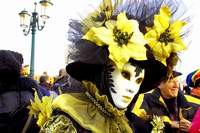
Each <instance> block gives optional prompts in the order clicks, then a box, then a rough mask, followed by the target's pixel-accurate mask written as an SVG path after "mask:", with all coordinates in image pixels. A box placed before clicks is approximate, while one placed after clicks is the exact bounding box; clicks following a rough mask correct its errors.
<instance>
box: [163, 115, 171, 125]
mask: <svg viewBox="0 0 200 133" xmlns="http://www.w3.org/2000/svg"><path fill="white" fill-rule="evenodd" d="M162 119H163V121H164V122H168V123H170V124H172V121H171V120H170V118H169V117H168V116H162Z"/></svg>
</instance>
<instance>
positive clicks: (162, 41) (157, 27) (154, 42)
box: [145, 6, 187, 65]
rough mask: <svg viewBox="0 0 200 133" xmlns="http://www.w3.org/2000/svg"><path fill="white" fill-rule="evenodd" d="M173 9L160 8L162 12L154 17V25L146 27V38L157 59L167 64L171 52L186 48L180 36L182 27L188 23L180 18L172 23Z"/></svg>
mask: <svg viewBox="0 0 200 133" xmlns="http://www.w3.org/2000/svg"><path fill="white" fill-rule="evenodd" d="M170 17H171V11H170V9H169V7H168V6H164V7H162V8H161V9H160V14H158V15H155V17H154V26H153V27H146V29H147V33H146V34H145V39H146V40H147V41H148V44H149V46H150V47H151V48H152V50H153V52H154V55H155V58H156V60H158V61H160V62H162V63H163V64H164V65H166V59H167V58H168V57H170V53H172V52H173V53H176V52H180V51H181V50H186V49H187V47H186V46H185V44H184V42H183V40H182V39H181V37H180V31H181V28H182V27H183V26H184V25H185V24H187V22H182V21H179V20H176V21H174V22H173V23H171V24H170Z"/></svg>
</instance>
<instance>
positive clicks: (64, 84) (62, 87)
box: [52, 68, 71, 95]
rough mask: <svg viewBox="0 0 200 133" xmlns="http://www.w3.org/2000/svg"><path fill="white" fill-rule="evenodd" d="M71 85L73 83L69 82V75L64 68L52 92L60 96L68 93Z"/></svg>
mask: <svg viewBox="0 0 200 133" xmlns="http://www.w3.org/2000/svg"><path fill="white" fill-rule="evenodd" d="M70 85H71V83H70V82H69V75H68V73H67V71H66V70H65V69H64V68H62V69H60V70H59V75H58V76H56V77H55V79H54V82H53V86H52V90H54V91H55V92H57V94H59V95H60V94H62V93H66V92H67V90H68V87H69V86H70Z"/></svg>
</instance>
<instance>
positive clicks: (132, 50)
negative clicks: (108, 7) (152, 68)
mask: <svg viewBox="0 0 200 133" xmlns="http://www.w3.org/2000/svg"><path fill="white" fill-rule="evenodd" d="M105 25H106V27H99V28H96V27H92V28H91V29H90V30H89V31H88V32H87V33H86V35H85V36H83V39H87V40H90V41H91V42H94V43H96V45H98V46H108V50H109V58H110V59H111V60H112V61H114V62H115V64H116V65H117V67H118V68H119V70H121V69H122V67H123V66H124V64H125V63H127V62H128V61H129V59H130V58H133V59H136V60H146V59H147V58H146V48H145V47H144V45H145V44H146V43H147V42H146V40H145V38H144V36H143V34H142V33H141V32H140V30H139V28H138V27H139V24H138V22H137V21H136V20H128V19H127V17H126V13H125V12H123V13H120V14H118V16H117V21H115V20H108V21H106V22H105Z"/></svg>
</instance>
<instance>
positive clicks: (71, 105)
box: [52, 81, 133, 133]
mask: <svg viewBox="0 0 200 133" xmlns="http://www.w3.org/2000/svg"><path fill="white" fill-rule="evenodd" d="M83 85H84V87H85V88H86V90H87V91H88V92H89V94H90V95H91V96H92V97H93V98H94V99H95V100H96V101H97V102H98V104H100V105H103V106H102V107H104V110H106V111H108V112H109V113H110V114H112V115H111V116H109V115H107V114H105V113H104V112H102V110H101V109H100V108H99V107H98V106H97V105H96V104H94V102H93V101H92V100H91V99H89V98H88V96H87V95H86V94H85V93H68V94H67V93H66V94H62V95H59V96H58V97H57V98H56V99H55V100H54V102H53V104H52V107H53V108H54V109H60V110H62V111H63V112H65V113H67V114H69V115H70V116H71V117H72V118H73V119H74V120H75V121H76V122H78V123H79V124H80V125H81V126H82V127H83V128H85V129H87V130H90V131H92V132H93V133H122V132H123V133H132V132H133V131H132V129H131V128H130V126H129V124H128V120H127V118H126V117H125V111H126V109H125V110H118V109H117V108H116V107H113V105H112V104H111V103H109V102H108V98H107V96H105V95H99V91H98V89H97V88H96V86H95V85H94V84H92V83H91V82H85V81H83ZM53 123H54V122H53ZM53 123H52V124H53ZM54 126H55V125H54Z"/></svg>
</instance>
